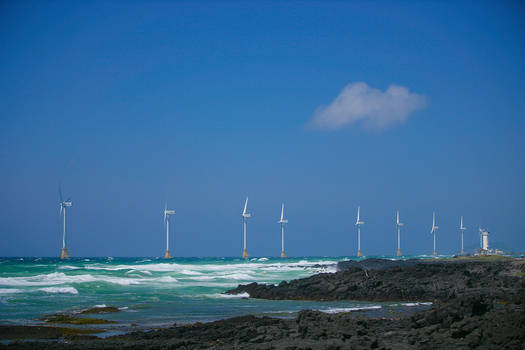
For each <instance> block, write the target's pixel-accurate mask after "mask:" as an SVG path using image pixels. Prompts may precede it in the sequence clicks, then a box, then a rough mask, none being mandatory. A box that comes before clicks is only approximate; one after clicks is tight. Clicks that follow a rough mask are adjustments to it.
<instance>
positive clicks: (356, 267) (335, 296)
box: [0, 259, 525, 349]
mask: <svg viewBox="0 0 525 350" xmlns="http://www.w3.org/2000/svg"><path fill="white" fill-rule="evenodd" d="M339 268H340V271H339V272H337V273H333V274H320V275H315V276H312V277H309V278H305V279H301V280H296V281H291V282H290V283H286V282H282V283H281V284H279V285H278V286H267V285H259V284H249V285H244V286H239V287H238V288H236V289H234V290H231V291H229V293H244V292H248V293H250V295H251V297H257V298H270V299H313V300H343V299H349V300H392V301H394V300H396V301H401V300H405V301H417V300H418V301H431V302H433V305H432V307H431V308H429V309H426V310H422V311H418V312H415V313H411V314H409V313H407V314H402V315H390V316H388V317H386V316H384V315H383V316H380V317H367V316H366V314H364V313H360V312H350V313H339V314H325V313H321V312H316V311H302V312H300V313H299V315H298V316H297V317H296V318H295V319H277V318H269V317H256V316H243V317H236V318H230V319H226V320H221V321H216V322H210V323H204V324H201V323H196V324H191V325H182V326H176V325H174V326H173V327H170V328H165V329H159V330H153V331H149V332H132V333H129V334H125V335H120V336H113V337H108V338H105V339H98V338H96V337H94V336H89V335H69V336H67V337H64V336H61V335H60V334H59V333H60V331H58V332H57V331H52V330H50V329H45V330H44V332H45V334H46V337H47V339H48V340H46V341H45V342H38V343H35V342H15V343H10V344H7V345H3V346H0V348H4V347H5V348H7V349H179V348H180V349H203V348H209V349H524V348H525V277H524V276H525V261H523V260H518V259H508V260H507V259H505V260H498V259H495V260H493V259H483V260H464V259H451V260H448V261H447V260H439V261H431V262H421V261H406V262H401V263H400V262H388V261H386V260H379V261H378V260H365V261H363V262H359V263H356V262H342V263H340V266H339ZM5 327H9V326H4V328H2V327H0V338H2V339H7V338H6V337H5V335H6V333H7V335H9V332H10V330H9V329H8V328H5ZM43 328H47V327H43ZM18 331H19V332H20V333H19V334H20V335H22V334H23V331H21V330H20V329H18ZM22 338H23V337H22V336H21V337H20V338H19V339H22ZM11 339H12V338H11ZM49 339H60V341H56V340H49ZM64 339H65V341H64Z"/></svg>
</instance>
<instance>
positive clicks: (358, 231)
mask: <svg viewBox="0 0 525 350" xmlns="http://www.w3.org/2000/svg"><path fill="white" fill-rule="evenodd" d="M360 211H361V207H360V206H358V207H357V220H356V222H355V225H356V226H357V256H363V254H361V225H363V224H364V223H365V222H364V221H361V220H360V219H359V213H360Z"/></svg>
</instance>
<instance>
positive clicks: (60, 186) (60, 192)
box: [58, 183, 63, 203]
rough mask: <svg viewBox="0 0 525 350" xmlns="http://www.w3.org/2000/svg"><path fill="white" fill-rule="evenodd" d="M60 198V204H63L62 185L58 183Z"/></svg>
mask: <svg viewBox="0 0 525 350" xmlns="http://www.w3.org/2000/svg"><path fill="white" fill-rule="evenodd" d="M58 196H59V197H60V203H62V202H63V200H62V184H61V183H58Z"/></svg>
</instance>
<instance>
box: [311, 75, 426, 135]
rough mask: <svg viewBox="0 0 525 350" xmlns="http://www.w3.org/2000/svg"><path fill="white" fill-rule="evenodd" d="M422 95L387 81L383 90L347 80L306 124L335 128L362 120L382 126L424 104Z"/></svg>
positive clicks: (422, 106)
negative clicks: (386, 85) (327, 103)
mask: <svg viewBox="0 0 525 350" xmlns="http://www.w3.org/2000/svg"><path fill="white" fill-rule="evenodd" d="M426 104H427V102H426V98H425V96H422V95H418V94H414V93H411V92H410V91H408V89H407V88H406V87H404V86H399V85H390V86H389V87H388V89H386V91H384V92H383V91H381V90H379V89H375V88H372V87H370V86H368V84H366V83H363V82H357V83H350V84H348V85H347V86H345V88H344V89H343V91H341V92H340V93H339V96H337V98H336V99H335V100H333V101H332V103H330V104H329V105H328V106H319V107H317V109H316V110H315V112H314V115H313V117H312V119H311V120H310V122H309V125H310V126H312V127H314V128H318V129H339V128H342V127H344V126H347V125H350V124H352V123H356V122H359V121H362V122H363V123H365V125H366V126H370V127H375V128H379V129H381V128H384V127H386V126H388V125H390V124H395V123H402V122H404V121H405V120H406V119H407V118H408V117H409V116H410V115H411V114H412V113H413V112H415V111H416V110H418V109H422V108H424V107H425V106H426Z"/></svg>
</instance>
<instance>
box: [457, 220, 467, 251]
mask: <svg viewBox="0 0 525 350" xmlns="http://www.w3.org/2000/svg"><path fill="white" fill-rule="evenodd" d="M466 229H467V228H466V227H465V226H463V216H462V217H461V220H460V224H459V230H460V231H461V255H465V249H464V244H463V233H464V231H465V230H466Z"/></svg>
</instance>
